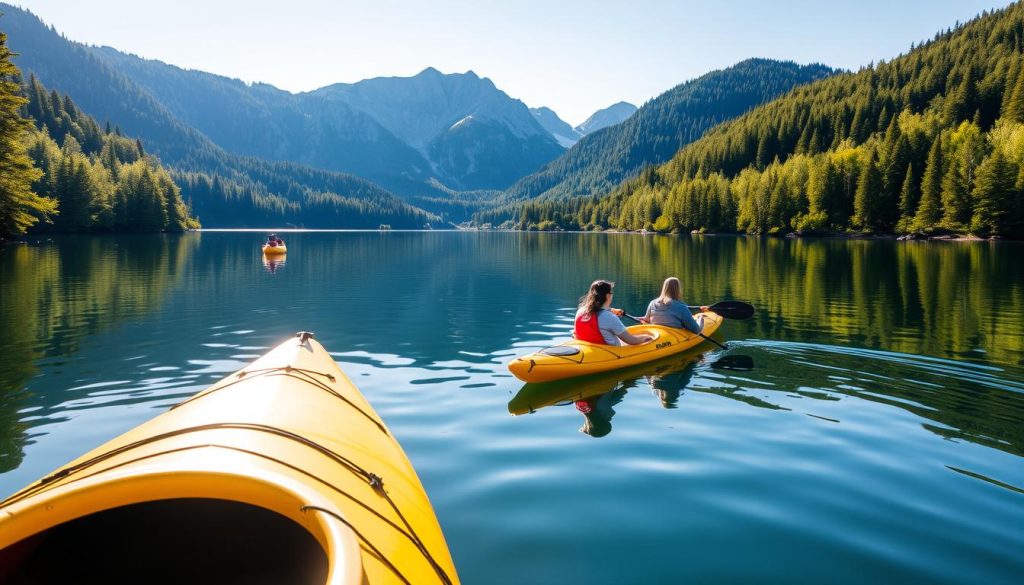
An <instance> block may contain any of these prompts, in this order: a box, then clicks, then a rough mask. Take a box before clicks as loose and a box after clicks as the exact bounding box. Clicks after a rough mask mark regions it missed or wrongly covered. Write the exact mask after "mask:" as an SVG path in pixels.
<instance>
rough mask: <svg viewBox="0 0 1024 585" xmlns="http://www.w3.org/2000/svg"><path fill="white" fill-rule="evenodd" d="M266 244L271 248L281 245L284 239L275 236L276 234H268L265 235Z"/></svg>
mask: <svg viewBox="0 0 1024 585" xmlns="http://www.w3.org/2000/svg"><path fill="white" fill-rule="evenodd" d="M267 245H268V246H270V247H271V248H276V247H278V246H283V245H284V240H282V239H281V238H279V237H277V234H270V235H269V236H267Z"/></svg>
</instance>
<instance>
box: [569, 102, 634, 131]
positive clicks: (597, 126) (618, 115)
mask: <svg viewBox="0 0 1024 585" xmlns="http://www.w3.org/2000/svg"><path fill="white" fill-rule="evenodd" d="M638 109H639V108H637V107H636V106H634V105H633V104H631V103H629V102H617V103H614V104H612V105H610V106H608V107H607V108H602V109H600V110H598V111H596V112H594V113H593V114H591V115H590V117H589V118H587V119H586V120H584V121H583V123H582V124H580V125H579V126H577V127H576V128H574V130H576V131H577V132H579V133H580V134H581V135H582V136H586V135H587V134H593V133H594V132H597V131H598V130H601V129H602V128H607V127H609V126H614V125H616V124H618V123H620V122H624V121H625V120H626V119H628V118H629V117H630V116H632V115H633V114H635V113H636V111H637V110H638Z"/></svg>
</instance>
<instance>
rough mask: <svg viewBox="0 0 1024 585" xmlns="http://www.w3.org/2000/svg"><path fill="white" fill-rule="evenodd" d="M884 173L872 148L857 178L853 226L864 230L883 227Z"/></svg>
mask: <svg viewBox="0 0 1024 585" xmlns="http://www.w3.org/2000/svg"><path fill="white" fill-rule="evenodd" d="M881 191H882V173H881V172H880V171H879V170H878V155H877V153H876V152H875V151H874V150H872V151H871V156H870V157H868V160H867V161H866V162H865V164H864V166H863V167H861V172H860V178H859V179H858V180H857V193H856V194H855V195H854V199H853V217H852V218H851V222H852V223H853V227H855V228H858V229H862V230H876V229H882V226H881V225H880V224H881V222H882V219H883V218H882V213H881V209H880V207H881V205H880V204H881V201H880V197H881Z"/></svg>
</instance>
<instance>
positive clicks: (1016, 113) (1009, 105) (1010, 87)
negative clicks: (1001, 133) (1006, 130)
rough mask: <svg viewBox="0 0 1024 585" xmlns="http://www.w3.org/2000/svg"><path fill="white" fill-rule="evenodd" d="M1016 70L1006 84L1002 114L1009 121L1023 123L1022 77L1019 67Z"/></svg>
mask: <svg viewBox="0 0 1024 585" xmlns="http://www.w3.org/2000/svg"><path fill="white" fill-rule="evenodd" d="M1016 62H1018V63H1019V60H1016ZM1016 69H1017V71H1016V75H1015V76H1014V77H1013V78H1012V79H1010V80H1008V82H1007V84H1006V90H1005V96H1004V98H1003V108H1002V113H1003V117H1004V118H1006V119H1007V120H1009V121H1012V122H1024V75H1022V74H1021V68H1020V66H1019V65H1018V66H1017V68H1016Z"/></svg>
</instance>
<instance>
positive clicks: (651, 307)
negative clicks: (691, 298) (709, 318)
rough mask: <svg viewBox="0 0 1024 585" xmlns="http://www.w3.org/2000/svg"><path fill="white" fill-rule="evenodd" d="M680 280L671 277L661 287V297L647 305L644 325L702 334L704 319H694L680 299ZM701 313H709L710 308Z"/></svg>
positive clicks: (642, 318) (698, 317)
mask: <svg viewBox="0 0 1024 585" xmlns="http://www.w3.org/2000/svg"><path fill="white" fill-rule="evenodd" d="M681 288H682V287H681V286H680V284H679V279H678V278H676V277H674V276H670V277H668V278H666V279H665V284H663V285H661V296H659V297H658V298H656V299H654V300H653V301H651V302H650V304H648V305H647V314H645V315H644V316H643V317H641V318H640V320H641V321H643V322H644V323H651V324H654V325H664V326H666V327H676V328H681V329H688V330H690V331H691V332H693V333H700V332H701V331H703V330H704V317H702V316H699V315H698V316H697V318H694V317H693V314H692V313H691V312H690V308H689V307H688V306H687V305H686V303H684V302H683V301H682V299H680V298H679V297H680V296H681V293H680V289H681ZM700 310H701V311H707V310H708V307H703V306H702V307H701V308H700Z"/></svg>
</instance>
